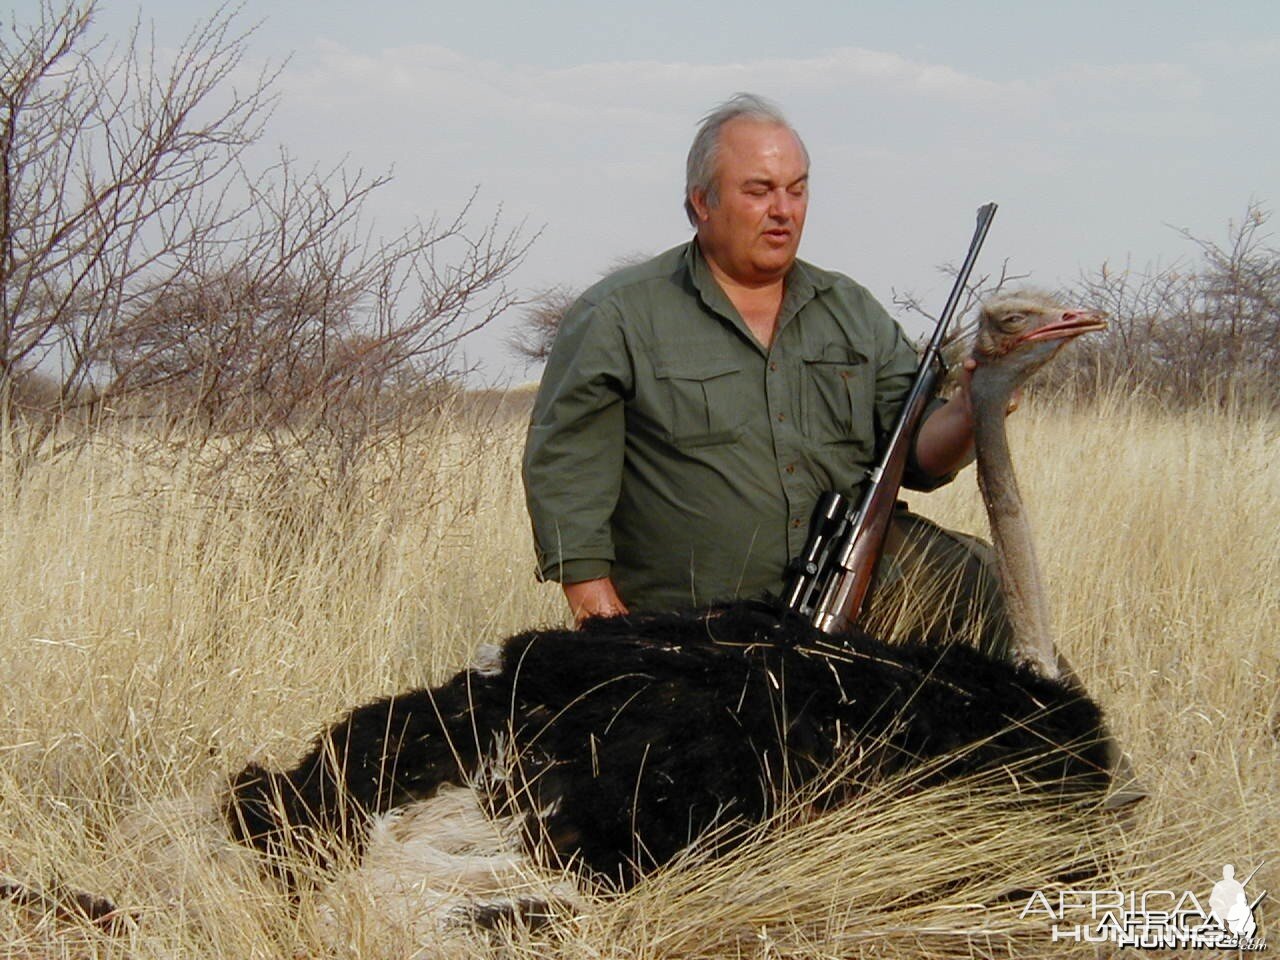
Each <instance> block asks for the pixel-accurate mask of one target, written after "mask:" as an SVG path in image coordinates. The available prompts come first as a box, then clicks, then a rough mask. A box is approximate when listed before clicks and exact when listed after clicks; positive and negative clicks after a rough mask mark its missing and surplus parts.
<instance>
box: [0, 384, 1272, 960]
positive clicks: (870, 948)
mask: <svg viewBox="0 0 1280 960" xmlns="http://www.w3.org/2000/svg"><path fill="white" fill-rule="evenodd" d="M1278 427H1280V424H1277V423H1276V421H1275V420H1274V419H1270V418H1267V417H1262V416H1251V415H1244V414H1227V413H1214V412H1206V411H1199V412H1190V413H1186V414H1178V415H1173V414H1167V413H1165V414H1160V413H1152V412H1144V411H1141V410H1136V409H1132V408H1130V407H1128V406H1126V405H1125V404H1124V403H1123V402H1120V401H1114V402H1108V403H1102V404H1100V405H1097V406H1091V407H1089V408H1088V409H1080V410H1075V411H1072V410H1070V409H1063V408H1062V407H1061V405H1059V406H1057V407H1051V406H1050V405H1047V404H1034V403H1033V404H1029V405H1028V407H1027V408H1026V409H1024V411H1023V412H1021V413H1019V414H1018V416H1016V417H1015V418H1014V421H1013V432H1014V442H1015V454H1016V456H1017V457H1018V463H1019V469H1020V473H1021V478H1022V486H1023V488H1024V492H1025V493H1026V495H1027V498H1028V500H1029V501H1030V504H1031V509H1032V515H1033V519H1034V523H1035V526H1036V529H1037V533H1038V536H1039V542H1040V549H1041V559H1042V562H1043V564H1044V565H1045V567H1046V568H1047V574H1048V580H1049V582H1050V583H1051V584H1052V590H1053V603H1054V610H1055V619H1056V622H1057V626H1058V632H1059V637H1060V645H1061V646H1062V647H1063V648H1064V649H1065V651H1066V652H1067V653H1068V655H1069V657H1070V658H1071V659H1072V661H1073V662H1074V663H1075V665H1076V668H1077V670H1078V672H1079V673H1080V674H1081V675H1082V676H1083V677H1084V678H1085V680H1086V682H1087V684H1088V686H1089V688H1090V690H1091V691H1092V692H1093V693H1094V694H1095V696H1096V697H1097V698H1098V699H1099V700H1100V701H1101V702H1102V703H1103V704H1104V706H1105V707H1106V708H1107V710H1108V712H1109V714H1110V717H1111V724H1112V727H1113V728H1114V730H1115V732H1116V733H1117V735H1118V736H1119V737H1120V738H1121V739H1122V740H1123V742H1124V743H1125V744H1126V745H1127V746H1128V747H1129V749H1130V751H1131V752H1132V754H1133V756H1134V759H1135V762H1136V765H1137V767H1138V770H1139V772H1140V774H1141V776H1142V778H1143V780H1144V781H1145V783H1146V785H1147V787H1148V788H1149V790H1150V792H1151V798H1150V799H1149V800H1148V801H1146V802H1145V803H1144V804H1143V805H1141V807H1140V808H1139V809H1137V810H1136V812H1135V813H1134V815H1133V817H1132V819H1131V820H1130V821H1129V822H1128V823H1127V824H1126V825H1124V826H1123V827H1121V826H1119V825H1117V824H1115V823H1112V822H1110V821H1107V820H1106V819H1105V818H1092V819H1089V820H1086V821H1084V822H1081V821H1077V820H1070V819H1067V820H1064V819H1062V818H1056V817H1055V818H1048V817H1038V816H1033V815H1028V814H1026V813H1019V814H1010V813H1008V812H1007V811H1002V810H998V809H997V806H998V804H999V793H1000V789H1001V788H1000V787H998V786H992V785H983V784H962V785H957V786H955V787H952V788H948V789H937V790H924V791H921V790H915V791H908V790H903V789H902V785H891V786H890V787H887V788H886V789H885V790H883V791H881V792H879V793H877V794H876V795H874V796H870V797H867V798H865V799H864V800H863V801H862V802H861V803H859V804H858V805H857V806H856V807H855V808H852V809H845V810H841V811H838V812H836V813H834V814H831V815H828V816H825V817H822V818H819V819H817V820H811V821H808V822H803V823H797V824H790V825H781V826H778V827H776V828H775V829H770V830H767V831H764V832H762V834H761V836H760V837H759V838H758V839H757V840H754V841H753V842H751V843H749V844H748V845H746V847H745V848H743V849H741V850H740V851H738V852H737V853H736V854H734V855H733V856H732V857H731V858H729V859H727V860H721V861H715V862H705V861H700V860H699V858H698V857H697V856H696V855H695V856H693V857H691V858H690V860H689V862H687V863H682V864H679V865H676V866H675V867H673V868H671V869H669V870H666V871H664V872H662V873H660V874H658V875H656V876H654V877H652V878H651V879H650V880H648V881H646V882H645V883H643V884H642V885H640V886H639V887H637V888H636V889H635V890H633V891H631V892H629V893H628V894H626V895H623V896H613V897H609V896H605V895H602V894H601V895H594V894H593V895H589V896H587V898H586V899H585V901H584V904H583V909H582V910H581V912H580V913H579V914H578V915H577V916H574V917H570V918H566V919H565V920H564V922H562V923H560V924H558V925H556V926H554V927H552V928H551V929H550V930H544V931H539V932H532V933H531V932H527V931H524V930H520V929H511V930H506V931H504V932H501V933H498V934H494V935H490V936H488V937H486V938H479V939H476V938H471V939H461V940H459V939H454V940H452V941H450V942H448V943H431V942H415V938H414V937H412V936H410V935H409V934H408V933H407V931H406V929H404V928H402V927H398V926H397V923H396V920H395V918H390V919H389V918H387V917H386V916H384V915H383V914H381V913H380V911H379V907H380V901H379V899H378V898H377V897H375V896H371V895H369V894H368V892H367V891H362V890H361V889H360V887H359V884H358V883H355V884H348V885H347V886H345V887H342V888H341V889H342V891H343V892H342V893H341V895H340V896H339V897H338V898H337V901H336V902H335V901H334V899H333V898H332V897H331V898H330V899H329V900H326V901H324V902H323V903H322V902H321V900H320V898H319V897H318V895H312V894H310V893H303V894H301V895H300V896H299V897H298V898H296V899H290V898H289V897H288V896H286V895H285V894H283V893H282V892H281V891H280V890H278V889H276V888H275V887H273V886H272V884H271V882H270V881H269V880H267V879H265V878H264V877H263V876H262V875H261V874H260V873H259V871H258V870H257V869H255V868H254V867H253V866H252V865H251V866H250V867H249V868H248V869H246V867H245V865H244V862H243V859H242V858H237V857H234V856H231V855H230V853H229V851H228V850H227V847H226V842H225V840H224V839H223V838H222V837H221V836H220V834H219V832H218V830H217V826H216V821H214V820H213V819H212V816H211V813H210V810H211V808H212V805H213V803H214V801H215V798H216V796H217V793H218V790H219V786H220V784H221V783H222V782H223V781H224V779H225V777H226V776H227V774H228V773H230V772H231V771H233V770H236V769H238V768H239V767H240V766H241V765H242V764H243V763H244V762H245V761H246V759H248V758H250V757H254V758H257V759H260V760H264V761H267V762H272V763H285V762H288V761H289V760H290V759H291V758H293V757H295V756H296V755H297V754H298V753H299V751H300V750H301V749H302V747H303V745H304V744H305V742H306V741H307V740H309V739H310V738H311V737H312V736H313V735H315V734H316V733H317V732H318V730H319V729H320V727H321V726H322V725H323V724H324V723H326V722H328V721H329V720H331V719H333V718H335V717H336V716H338V715H339V714H340V713H342V712H343V711H344V710H346V709H348V708H350V707H351V706H353V705H355V704H357V703H359V702H361V701H363V700H366V699H368V698H372V697H374V696H376V695H380V694H384V693H388V692H392V691H396V690H399V689H403V688H405V687H409V686H414V685H421V684H425V683H429V682H433V681H436V680H438V679H440V678H442V677H444V676H446V675H447V674H449V673H450V672H451V671H453V670H455V669H456V668H458V667H460V666H461V665H463V664H464V663H465V662H466V661H467V660H468V657H469V655H470V653H471V651H472V649H473V648H474V647H475V646H476V645H477V644H479V643H482V642H486V641H488V642H493V641H495V640H498V639H500V638H502V637H504V636H506V635H508V634H510V633H512V632H515V631H516V630H519V629H523V628H527V627H529V626H533V625H545V624H551V623H557V622H560V621H561V619H562V616H563V611H562V609H561V606H560V601H559V598H558V595H557V592H556V590H555V589H554V588H552V587H549V586H540V585H537V584H535V583H534V581H533V578H532V576H531V559H530V558H531V547H530V543H529V534H528V530H527V524H526V521H525V517H524V510H523V504H522V496H521V492H520V483H519V476H518V466H517V464H518V450H519V443H520V428H519V426H518V424H515V423H512V424H510V425H508V426H503V427H497V428H493V427H490V428H488V429H479V428H477V429H466V430H463V429H458V428H456V427H455V428H452V429H450V428H442V429H441V430H440V431H439V433H438V434H437V435H436V436H434V437H432V438H431V439H430V441H424V442H423V446H422V449H421V453H420V455H418V457H417V459H416V460H415V462H414V464H413V469H411V470H409V471H407V472H406V473H404V474H402V475H401V476H399V477H396V478H390V477H387V476H380V475H378V474H377V472H376V471H374V470H371V471H370V475H368V476H364V477H361V478H360V479H359V481H358V482H356V483H355V484H354V485H351V486H348V487H347V488H346V489H345V490H344V491H343V492H342V493H341V494H339V493H334V492H332V491H325V490H321V489H318V488H314V487H311V486H309V485H308V484H306V483H303V482H301V481H299V482H298V483H297V484H292V485H291V484H290V483H288V482H284V483H281V482H280V481H279V480H278V478H277V480H276V481H274V482H273V484H272V485H271V486H270V487H267V486H266V485H265V483H266V482H265V481H264V480H262V479H260V478H257V477H256V476H255V475H254V474H253V473H251V472H245V473H244V474H242V475H238V474H234V473H229V474H225V475H223V476H222V477H221V480H220V482H219V483H218V484H217V485H216V486H211V485H210V483H209V481H208V478H207V477H206V476H204V475H203V474H202V472H201V469H200V468H199V467H198V466H197V465H196V464H194V463H191V462H187V461H184V459H183V458H182V457H177V458H175V459H174V460H173V461H171V462H170V463H168V464H166V465H164V466H158V465H157V464H156V463H155V462H154V461H153V460H152V459H150V458H144V457H143V456H141V455H140V454H139V453H138V450H139V449H140V444H139V443H138V442H137V441H138V440H139V438H137V437H130V436H129V435H128V434H127V433H120V434H116V435H113V436H112V437H110V438H104V439H103V441H102V442H100V443H98V444H96V445H94V446H93V447H91V448H89V449H86V450H84V451H82V452H81V453H79V454H77V455H75V456H63V457H61V458H59V459H56V460H51V461H49V462H45V463H37V464H35V465H34V466H33V467H31V468H30V469H29V470H28V471H27V472H26V473H25V474H24V475H22V476H21V477H19V476H18V475H17V474H16V473H14V472H13V469H12V467H11V466H5V465H3V464H0V471H4V473H3V476H0V491H2V492H0V514H2V516H0V584H2V585H3V588H2V597H3V599H2V601H0V676H2V677H3V681H4V690H5V700H4V709H3V713H2V714H0V875H3V877H5V878H8V879H9V880H18V881H22V882H24V883H28V884H32V885H37V884H38V885H40V886H42V887H43V888H45V889H49V890H55V889H56V885H57V884H58V883H61V884H65V886H66V887H67V888H71V889H76V890H83V891H90V892H92V893H95V894H100V895H104V896H108V897H110V898H111V899H112V900H114V901H115V902H116V903H118V904H120V905H121V906H122V907H124V908H126V909H127V910H128V911H129V916H128V918H127V919H126V920H124V921H122V922H121V923H120V924H119V925H117V926H116V927H115V928H112V929H104V928H103V927H101V926H96V925H94V924H92V923H89V922H87V921H85V920H83V919H77V918H75V917H71V916H58V915H56V914H55V913H54V912H51V911H46V910H44V909H43V908H42V907H41V905H40V904H38V903H37V904H30V905H27V906H18V905H14V904H0V955H3V956H13V957H32V958H35V957H39V958H45V957H103V958H106V957H112V958H125V957H128V958H147V960H149V958H175V957H201V958H229V960H242V958H249V957H254V958H257V957H261V958H294V957H375V956H386V957H406V958H407V957H412V956H423V957H434V956H444V955H447V956H474V957H489V956H494V957H496V956H503V957H515V958H524V957H538V956H549V955H554V956H563V957H566V958H605V957H608V958H613V957H619V958H623V957H625V958H657V957H673V958H676V957H679V958H694V957H760V958H764V957H770V958H773V957H797V958H799V957H804V958H825V957H836V956H838V957H864V956H865V957H924V958H932V957H972V956H1000V957H1006V956H1008V957H1014V956H1016V957H1037V956H1077V955H1078V956H1087V957H1093V956H1105V955H1109V954H1110V953H1111V952H1112V951H1111V950H1109V949H1103V950H1101V951H1099V952H1096V953H1095V951H1094V949H1093V948H1091V947H1083V948H1082V947H1076V946H1072V945H1070V944H1067V943H1057V944H1054V943H1052V942H1051V940H1050V936H1049V929H1050V921H1049V920H1048V919H1047V918H1046V917H1045V916H1043V915H1042V914H1036V913H1034V912H1033V913H1032V914H1030V915H1026V916H1023V915H1022V914H1023V913H1024V909H1023V908H1024V907H1025V905H1026V896H1025V891H1028V890H1034V889H1044V890H1047V891H1050V894H1051V895H1052V893H1053V891H1054V889H1055V888H1054V887H1053V886H1052V885H1053V883H1054V877H1055V875H1057V874H1058V873H1060V871H1061V869H1062V866H1063V864H1066V863H1070V862H1072V861H1077V862H1078V861H1080V860H1088V862H1090V863H1093V864H1094V865H1095V867H1096V869H1098V870H1099V871H1100V875H1099V876H1097V877H1096V878H1094V879H1091V880H1089V881H1088V882H1087V885H1088V886H1090V887H1093V888H1100V889H1115V890H1121V891H1129V892H1135V893H1138V894H1140V893H1141V892H1142V891H1146V890H1172V891H1183V890H1190V891H1193V892H1194V893H1196V895H1197V896H1199V897H1201V898H1202V899H1206V900H1207V895H1208V891H1209V888H1210V886H1211V885H1212V883H1213V882H1214V881H1215V880H1216V879H1218V878H1219V877H1220V875H1221V869H1222V865H1223V864H1224V863H1233V864H1235V865H1236V866H1237V868H1238V870H1239V872H1240V875H1241V876H1243V875H1245V874H1247V873H1248V872H1249V871H1251V870H1253V869H1254V868H1255V867H1257V868H1259V869H1258V872H1257V874H1256V876H1254V877H1253V878H1252V880H1251V881H1250V884H1249V889H1250V891H1251V892H1252V893H1257V892H1260V891H1261V890H1263V889H1271V890H1274V891H1276V894H1275V896H1273V897H1270V898H1268V899H1267V900H1264V901H1263V903H1262V905H1261V907H1260V908H1259V914H1258V918H1259V920H1260V921H1261V929H1260V933H1262V934H1264V935H1266V936H1267V937H1268V939H1269V940H1270V941H1272V943H1271V945H1270V949H1272V950H1274V949H1277V948H1280V762H1278V761H1280V685H1278V684H1277V679H1278V677H1280V645H1278V644H1277V642H1276V641H1277V637H1280V551H1278V550H1277V547H1276V531H1277V530H1280V464H1278V463H1277V461H1278V459H1280V439H1278V434H1280V430H1278ZM6 463H8V461H6ZM912 504H913V506H914V507H915V508H916V509H918V510H920V511H921V512H924V513H927V514H929V515H932V516H934V517H936V518H938V519H940V520H942V521H943V522H945V523H948V524H950V525H952V526H955V527H958V528H961V529H968V530H979V531H980V530H983V529H984V526H985V522H984V520H983V517H982V514H981V507H980V504H979V502H978V497H977V494H976V490H975V488H974V483H973V478H972V472H971V471H970V472H969V473H968V474H967V475H966V476H965V477H963V478H962V479H961V480H960V481H958V482H957V483H955V484H953V485H952V487H951V488H949V489H946V490H944V491H940V492H938V493H936V494H932V495H930V496H927V497H924V496H916V497H913V499H912ZM1013 891H1024V893H1022V894H1018V893H1014V892H1013Z"/></svg>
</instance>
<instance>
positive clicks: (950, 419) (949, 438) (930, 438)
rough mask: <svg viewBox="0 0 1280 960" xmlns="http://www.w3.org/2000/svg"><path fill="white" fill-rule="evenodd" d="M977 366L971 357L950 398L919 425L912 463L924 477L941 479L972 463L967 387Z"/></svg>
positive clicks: (1014, 404)
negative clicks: (924, 474)
mask: <svg viewBox="0 0 1280 960" xmlns="http://www.w3.org/2000/svg"><path fill="white" fill-rule="evenodd" d="M976 367H977V363H976V361H974V360H973V359H972V358H970V359H967V360H965V362H964V368H963V369H962V370H961V371H960V377H959V387H958V389H957V390H956V392H955V394H954V395H952V397H951V399H950V400H948V401H947V402H946V403H944V404H943V405H942V406H940V407H938V408H937V409H936V410H934V411H933V413H932V414H930V415H929V418H928V419H927V420H925V422H924V423H923V424H921V425H920V430H919V432H918V433H917V434H916V463H917V464H919V466H920V469H921V470H923V471H924V472H925V473H926V474H929V475H930V476H933V477H944V476H947V475H948V474H952V473H955V472H956V471H957V470H959V469H960V468H961V467H965V466H968V465H969V464H970V463H972V462H973V456H974V450H973V405H972V401H971V397H970V393H969V386H970V383H971V382H972V380H973V371H974V369H975V368H976ZM1020 397H1021V391H1015V393H1014V395H1013V399H1012V400H1011V401H1010V403H1009V409H1008V411H1007V413H1013V411H1014V410H1016V409H1018V401H1019V398H1020Z"/></svg>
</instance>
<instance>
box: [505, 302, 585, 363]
mask: <svg viewBox="0 0 1280 960" xmlns="http://www.w3.org/2000/svg"><path fill="white" fill-rule="evenodd" d="M577 299H578V294H577V293H575V292H574V291H573V290H571V289H570V288H569V287H566V286H564V285H560V286H555V287H549V288H547V289H545V290H541V291H539V292H538V293H536V294H535V295H534V296H533V298H532V299H531V301H530V303H529V305H528V306H527V307H526V308H525V310H524V313H523V316H522V318H521V325H520V327H518V328H517V329H516V331H515V332H514V333H512V334H511V336H509V337H508V338H507V347H508V348H509V349H510V350H511V352H512V353H514V354H515V355H516V356H517V357H521V358H523V359H524V360H525V361H526V362H528V363H545V362H546V360H547V357H549V356H550V355H551V345H552V344H553V343H555V340H556V333H557V332H558V331H559V329H560V320H561V318H562V317H564V315H565V311H567V310H568V309H569V308H570V307H571V306H573V302H574V301H575V300H577Z"/></svg>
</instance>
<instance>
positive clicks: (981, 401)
mask: <svg viewBox="0 0 1280 960" xmlns="http://www.w3.org/2000/svg"><path fill="white" fill-rule="evenodd" d="M1106 326H1107V323H1106V314H1105V313H1099V312H1097V311H1092V310H1075V309H1068V308H1066V307H1063V306H1060V305H1059V304H1058V303H1056V302H1054V300H1053V299H1052V298H1051V297H1049V296H1048V295H1047V294H1044V293H1039V292H1036V291H1023V292H1020V293H1015V294H1012V295H1010V296H1007V297H1001V298H1000V299H998V300H993V301H991V302H990V303H988V304H986V305H984V306H983V308H982V312H981V313H980V314H979V316H978V331H977V335H976V338H975V340H974V345H973V359H974V360H976V361H977V362H978V368H977V369H976V370H974V372H973V400H974V407H975V414H978V409H979V408H983V407H986V408H990V410H991V411H992V415H993V416H995V415H999V416H1001V417H1003V415H1004V409H1005V405H1006V404H1007V402H1008V399H1009V396H1010V394H1012V393H1013V391H1014V390H1015V389H1016V388H1017V387H1019V386H1021V385H1022V384H1023V383H1024V382H1025V381H1026V380H1027V379H1028V378H1029V377H1030V376H1031V375H1032V374H1033V373H1035V372H1036V371H1037V370H1039V369H1040V368H1041V367H1042V366H1044V365H1045V364H1046V363H1048V362H1049V361H1050V360H1051V359H1052V358H1053V356H1054V355H1055V354H1056V353H1057V352H1058V351H1059V350H1061V349H1062V347H1063V346H1064V345H1065V344H1066V342H1067V341H1068V340H1070V339H1072V338H1074V337H1078V336H1080V335H1081V334H1084V333H1091V332H1093V331H1095V330H1104V329H1106Z"/></svg>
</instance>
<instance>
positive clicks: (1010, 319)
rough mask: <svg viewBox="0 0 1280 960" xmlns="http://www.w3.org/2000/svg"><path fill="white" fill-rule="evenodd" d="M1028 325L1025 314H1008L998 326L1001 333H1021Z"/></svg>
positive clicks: (1001, 319)
mask: <svg viewBox="0 0 1280 960" xmlns="http://www.w3.org/2000/svg"><path fill="white" fill-rule="evenodd" d="M1026 325H1027V315H1026V314H1025V313H1007V314H1005V315H1004V316H1003V317H1001V318H1000V321H999V324H998V326H999V327H1000V332H1001V333H1019V332H1021V331H1022V329H1023V328H1024V327H1026Z"/></svg>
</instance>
